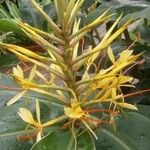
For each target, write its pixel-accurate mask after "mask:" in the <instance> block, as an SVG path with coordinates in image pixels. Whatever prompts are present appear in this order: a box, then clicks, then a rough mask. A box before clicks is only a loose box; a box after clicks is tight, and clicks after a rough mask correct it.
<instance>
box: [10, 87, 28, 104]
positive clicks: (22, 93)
mask: <svg viewBox="0 0 150 150" xmlns="http://www.w3.org/2000/svg"><path fill="white" fill-rule="evenodd" d="M25 92H26V90H25V91H22V92H21V93H19V94H17V95H16V96H15V97H13V98H12V99H11V100H9V102H8V103H7V106H9V105H12V104H14V103H15V102H16V101H18V100H19V99H20V98H21V97H22V96H23V95H24V94H25Z"/></svg>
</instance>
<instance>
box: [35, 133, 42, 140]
mask: <svg viewBox="0 0 150 150" xmlns="http://www.w3.org/2000/svg"><path fill="white" fill-rule="evenodd" d="M41 138H42V137H41V131H40V132H38V134H37V138H36V142H39V141H40V140H41Z"/></svg>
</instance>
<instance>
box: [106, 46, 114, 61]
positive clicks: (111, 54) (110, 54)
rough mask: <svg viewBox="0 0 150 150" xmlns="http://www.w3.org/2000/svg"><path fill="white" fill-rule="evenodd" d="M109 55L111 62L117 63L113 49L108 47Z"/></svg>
mask: <svg viewBox="0 0 150 150" xmlns="http://www.w3.org/2000/svg"><path fill="white" fill-rule="evenodd" d="M107 54H108V57H109V59H110V60H111V62H112V63H113V64H114V63H115V57H114V54H113V51H112V49H111V47H108V50H107Z"/></svg>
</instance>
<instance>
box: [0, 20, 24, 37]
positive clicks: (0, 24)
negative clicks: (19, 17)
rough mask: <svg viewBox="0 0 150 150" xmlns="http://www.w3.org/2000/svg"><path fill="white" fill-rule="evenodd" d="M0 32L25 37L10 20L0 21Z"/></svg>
mask: <svg viewBox="0 0 150 150" xmlns="http://www.w3.org/2000/svg"><path fill="white" fill-rule="evenodd" d="M0 31H2V32H15V33H17V34H19V35H20V34H21V35H25V34H24V33H23V31H22V30H21V29H20V28H19V27H18V26H17V25H16V23H15V22H14V21H13V20H11V19H0Z"/></svg>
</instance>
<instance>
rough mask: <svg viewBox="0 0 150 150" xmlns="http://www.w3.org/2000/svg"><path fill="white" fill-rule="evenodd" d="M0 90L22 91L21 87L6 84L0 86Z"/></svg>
mask: <svg viewBox="0 0 150 150" xmlns="http://www.w3.org/2000/svg"><path fill="white" fill-rule="evenodd" d="M0 90H10V91H22V90H23V89H22V88H14V87H8V86H0Z"/></svg>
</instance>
